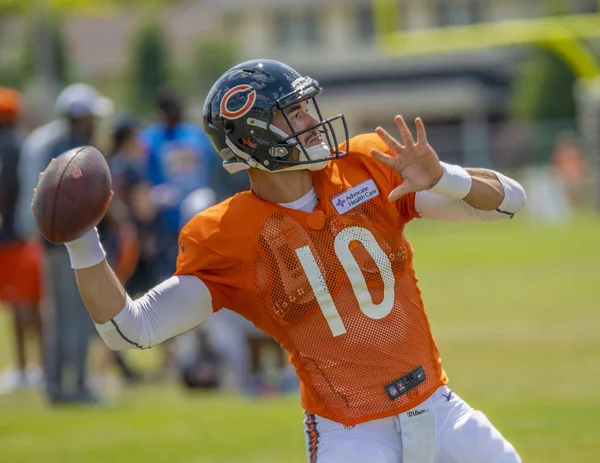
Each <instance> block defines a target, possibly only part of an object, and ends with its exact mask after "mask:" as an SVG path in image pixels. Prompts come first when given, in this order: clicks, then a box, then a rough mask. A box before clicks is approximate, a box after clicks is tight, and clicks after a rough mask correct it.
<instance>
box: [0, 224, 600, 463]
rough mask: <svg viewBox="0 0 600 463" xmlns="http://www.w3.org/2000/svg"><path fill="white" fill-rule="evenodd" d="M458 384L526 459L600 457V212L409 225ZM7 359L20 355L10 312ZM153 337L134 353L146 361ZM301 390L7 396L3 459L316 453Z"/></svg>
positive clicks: (0, 442) (232, 458) (1, 357)
mask: <svg viewBox="0 0 600 463" xmlns="http://www.w3.org/2000/svg"><path fill="white" fill-rule="evenodd" d="M408 234H409V238H410V239H411V240H412V243H413V246H414V247H415V250H416V252H415V261H416V264H415V265H416V269H417V275H418V276H419V278H420V280H421V282H420V285H421V287H422V289H423V295H424V299H425V302H426V307H427V311H428V314H429V317H430V320H431V324H432V329H433V332H434V335H435V336H436V338H437V340H438V343H439V345H440V350H441V352H442V357H443V360H444V365H445V368H446V371H447V372H448V374H449V376H450V386H451V387H452V388H453V390H454V391H455V392H456V393H458V394H459V395H461V396H462V397H463V398H464V399H466V400H467V401H468V402H469V403H470V404H471V405H473V406H475V407H477V408H480V409H482V410H483V411H484V412H485V413H486V414H487V415H488V416H489V417H490V418H491V420H492V421H493V422H494V423H495V424H496V426H497V427H498V428H499V429H500V430H501V431H502V432H503V433H504V434H505V435H506V436H507V437H508V438H509V439H510V440H511V441H512V442H513V443H514V445H515V446H516V447H517V449H518V450H519V451H520V453H521V455H522V457H523V461H524V462H526V463H555V462H556V463H557V462H576V463H587V462H589V463H592V462H599V461H600V456H599V455H600V425H599V423H600V419H599V418H598V417H599V416H600V335H599V334H598V326H600V310H599V307H598V301H599V300H600V278H599V277H600V244H599V241H600V219H599V218H597V217H593V216H590V215H583V216H579V217H578V218H577V220H576V221H574V222H573V223H571V224H569V225H548V224H537V225H534V224H531V223H530V222H529V221H528V220H527V219H526V218H522V219H520V220H514V221H507V222H503V223H494V224H477V223H470V224H439V223H432V222H425V221H423V222H419V223H415V224H414V225H412V224H411V225H410V226H409V229H408ZM0 317H2V318H0V333H1V335H2V336H1V338H0V368H1V367H2V366H3V365H5V364H6V362H7V361H8V358H9V354H10V353H9V352H7V350H8V345H9V338H8V327H7V323H6V320H7V317H6V316H5V315H0ZM152 355H153V353H152V352H150V351H145V352H135V353H134V355H133V357H132V358H133V359H134V360H136V361H139V362H144V361H148V359H150V358H151V356H152ZM302 418H303V415H302V411H301V409H300V406H299V404H298V400H297V397H287V398H281V399H280V398H277V399H269V400H262V401H250V400H247V399H243V398H238V397H233V396H226V395H220V394H200V395H189V394H187V393H185V392H184V391H182V390H181V389H180V388H179V387H177V386H175V385H171V386H162V387H159V386H144V387H141V388H136V389H131V390H125V391H124V392H123V393H122V394H120V395H118V396H117V397H116V398H115V399H114V401H113V402H112V403H111V405H110V406H109V407H107V408H98V409H93V410H90V409H84V408H75V407H72V408H62V409H58V410H54V409H50V408H48V407H47V406H45V405H44V403H43V401H42V399H41V398H40V397H39V396H38V395H37V394H35V393H19V394H13V395H7V396H0V462H2V463H100V462H103V463H104V462H109V461H110V462H142V461H143V462H144V463H155V462H156V463H159V462H160V463H163V462H168V463H200V462H203V463H204V462H215V463H216V462H224V463H231V462H240V463H241V462H261V463H270V462H273V463H274V462H277V463H279V462H289V463H294V462H298V463H299V462H304V461H305V458H304V437H303V429H302Z"/></svg>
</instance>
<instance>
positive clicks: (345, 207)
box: [331, 179, 379, 215]
mask: <svg viewBox="0 0 600 463" xmlns="http://www.w3.org/2000/svg"><path fill="white" fill-rule="evenodd" d="M377 196H379V190H378V189H377V185H375V182H374V181H373V179H369V180H367V181H365V182H362V183H360V184H358V185H356V186H353V187H352V188H350V189H349V190H346V191H344V192H343V193H342V194H339V195H337V196H335V197H334V198H333V199H332V200H331V202H332V203H333V207H335V210H336V211H337V212H338V214H340V215H342V214H345V213H346V212H348V211H351V210H352V209H354V208H355V207H357V206H360V205H361V204H362V203H365V202H367V201H369V200H370V199H373V198H376V197H377Z"/></svg>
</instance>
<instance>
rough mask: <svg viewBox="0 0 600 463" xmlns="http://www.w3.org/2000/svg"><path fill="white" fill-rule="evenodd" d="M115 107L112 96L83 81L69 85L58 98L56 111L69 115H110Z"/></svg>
mask: <svg viewBox="0 0 600 463" xmlns="http://www.w3.org/2000/svg"><path fill="white" fill-rule="evenodd" d="M113 108H114V104H113V101H112V100H111V99H110V98H106V97H103V96H102V95H100V94H99V93H98V91H97V90H96V89H95V88H94V87H92V86H91V85H88V84H82V83H79V84H72V85H69V86H68V87H66V88H65V89H64V90H63V91H62V92H61V93H60V95H58V98H57V99H56V111H57V112H58V113H59V114H61V115H63V116H67V117H83V116H89V115H95V116H108V115H110V114H111V113H112V112H113Z"/></svg>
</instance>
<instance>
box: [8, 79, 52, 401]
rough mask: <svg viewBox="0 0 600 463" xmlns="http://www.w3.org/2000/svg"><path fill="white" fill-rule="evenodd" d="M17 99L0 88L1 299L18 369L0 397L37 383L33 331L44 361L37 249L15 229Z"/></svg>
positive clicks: (13, 92)
mask: <svg viewBox="0 0 600 463" xmlns="http://www.w3.org/2000/svg"><path fill="white" fill-rule="evenodd" d="M20 113H21V97H20V95H19V93H18V92H17V91H16V90H14V89H10V88H5V87H0V301H2V302H4V303H5V304H6V305H7V306H8V307H9V309H10V310H11V312H12V314H13V320H14V323H13V328H14V331H13V333H14V341H15V346H14V347H15V355H16V359H15V360H16V369H14V370H9V371H7V372H6V373H5V374H3V375H2V376H1V377H0V393H3V392H10V391H11V390H14V389H20V388H24V387H34V386H39V385H40V384H41V378H42V375H41V368H39V367H36V366H34V365H33V364H31V365H28V362H27V354H26V351H27V349H26V338H27V334H29V333H31V334H32V335H33V336H34V338H35V343H36V346H37V347H38V349H39V353H40V362H41V360H42V355H43V352H42V323H41V315H40V310H39V309H40V299H41V267H40V266H41V249H40V246H39V245H38V243H36V242H35V241H33V240H27V239H25V237H23V236H22V235H21V234H20V233H19V231H18V227H17V225H16V208H17V199H18V197H19V190H20V187H19V178H18V169H19V163H20V162H21V159H20V157H21V141H22V140H21V137H20V133H19V129H18V123H19V117H20Z"/></svg>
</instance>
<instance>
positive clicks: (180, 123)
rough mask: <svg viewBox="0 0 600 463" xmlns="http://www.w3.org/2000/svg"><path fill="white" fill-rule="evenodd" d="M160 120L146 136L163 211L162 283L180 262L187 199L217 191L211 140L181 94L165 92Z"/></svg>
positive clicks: (149, 168)
mask: <svg viewBox="0 0 600 463" xmlns="http://www.w3.org/2000/svg"><path fill="white" fill-rule="evenodd" d="M156 111H157V119H158V120H157V121H156V122H155V123H153V124H151V125H149V126H148V127H146V128H144V129H143V130H142V131H141V132H140V139H141V141H142V144H143V146H144V147H145V149H147V150H148V159H147V163H148V164H147V175H148V180H149V181H150V183H151V184H152V186H153V189H152V192H151V197H152V201H153V203H154V204H155V205H156V206H157V207H158V208H159V219H160V221H159V229H158V234H159V236H158V237H157V243H156V245H157V248H156V256H155V257H156V265H157V274H158V278H159V280H162V279H163V278H164V277H165V276H167V275H170V274H171V273H172V272H173V270H174V268H175V261H176V260H177V236H178V234H179V230H180V228H181V210H180V205H181V203H182V201H183V200H184V199H185V198H186V197H187V196H188V195H189V194H190V193H192V192H193V191H195V190H197V189H199V188H203V187H212V182H213V176H214V175H213V173H214V171H215V167H216V162H215V159H214V155H213V154H214V150H213V148H212V146H211V144H210V140H209V139H208V137H207V136H206V135H205V133H204V132H203V130H202V128H201V127H200V126H199V125H198V124H194V123H191V122H187V121H186V115H185V108H184V105H183V102H182V99H181V96H180V95H179V93H177V92H176V91H175V90H173V89H171V88H166V87H165V88H162V89H160V90H159V91H158V93H157V96H156Z"/></svg>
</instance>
